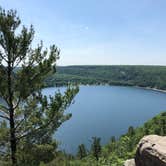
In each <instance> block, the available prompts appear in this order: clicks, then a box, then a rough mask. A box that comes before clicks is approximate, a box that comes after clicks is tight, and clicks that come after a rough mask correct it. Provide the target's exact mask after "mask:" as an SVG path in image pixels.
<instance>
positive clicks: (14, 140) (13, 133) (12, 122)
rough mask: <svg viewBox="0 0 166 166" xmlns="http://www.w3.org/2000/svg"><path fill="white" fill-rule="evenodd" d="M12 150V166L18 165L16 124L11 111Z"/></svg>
mask: <svg viewBox="0 0 166 166" xmlns="http://www.w3.org/2000/svg"><path fill="white" fill-rule="evenodd" d="M10 148H11V160H12V165H13V166H15V165H16V162H17V161H16V136H15V124H14V111H13V109H11V110H10Z"/></svg>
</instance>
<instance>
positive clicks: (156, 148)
mask: <svg viewBox="0 0 166 166" xmlns="http://www.w3.org/2000/svg"><path fill="white" fill-rule="evenodd" d="M135 163H136V166H166V137H162V136H157V135H149V136H145V137H143V138H142V139H141V141H140V142H139V144H138V148H137V152H136V157H135ZM131 166H132V165H131Z"/></svg>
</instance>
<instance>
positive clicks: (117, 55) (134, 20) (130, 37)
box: [0, 0, 166, 65]
mask: <svg viewBox="0 0 166 166" xmlns="http://www.w3.org/2000/svg"><path fill="white" fill-rule="evenodd" d="M0 6H2V8H5V9H11V8H13V9H16V10H17V11H18V14H19V16H20V17H21V19H22V23H23V24H24V25H26V26H29V25H30V24H33V25H34V27H35V31H36V36H35V42H34V45H35V44H36V43H37V42H38V41H40V40H43V41H44V44H45V46H47V47H48V46H49V45H50V44H56V45H57V46H58V47H59V48H60V49H61V55H60V57H61V58H60V60H59V61H58V65H90V64H91V65H96V64H97V65H104V64H106V65H115V64H126V65H128V64H130V65H132V64H140V65H166V0H47V1H46V0H33V1H32V0H0Z"/></svg>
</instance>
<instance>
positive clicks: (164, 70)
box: [46, 65, 166, 89]
mask: <svg viewBox="0 0 166 166" xmlns="http://www.w3.org/2000/svg"><path fill="white" fill-rule="evenodd" d="M68 83H78V84H85V85H86V84H90V85H91V84H95V85H98V84H109V85H124V86H126V85H127V86H140V87H150V88H158V89H166V67H165V66H124V65H119V66H118V65H115V66H67V67H58V68H57V74H56V75H54V74H53V75H51V76H49V77H48V78H47V79H46V85H47V86H61V85H68Z"/></svg>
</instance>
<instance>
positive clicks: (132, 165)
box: [124, 159, 136, 166]
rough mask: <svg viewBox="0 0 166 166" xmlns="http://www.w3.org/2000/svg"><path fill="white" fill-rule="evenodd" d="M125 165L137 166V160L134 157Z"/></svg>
mask: <svg viewBox="0 0 166 166" xmlns="http://www.w3.org/2000/svg"><path fill="white" fill-rule="evenodd" d="M124 166H136V165H135V160H134V159H130V160H126V161H125V163H124Z"/></svg>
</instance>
